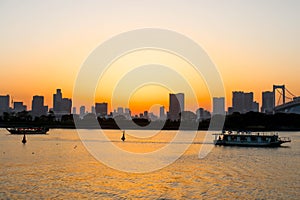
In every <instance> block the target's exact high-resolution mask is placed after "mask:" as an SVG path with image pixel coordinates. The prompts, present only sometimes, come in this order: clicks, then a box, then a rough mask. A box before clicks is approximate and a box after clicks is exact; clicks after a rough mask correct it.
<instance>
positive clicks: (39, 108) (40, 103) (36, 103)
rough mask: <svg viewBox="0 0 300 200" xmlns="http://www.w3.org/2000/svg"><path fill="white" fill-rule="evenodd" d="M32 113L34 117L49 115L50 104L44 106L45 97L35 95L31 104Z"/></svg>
mask: <svg viewBox="0 0 300 200" xmlns="http://www.w3.org/2000/svg"><path fill="white" fill-rule="evenodd" d="M31 108H32V109H31V115H32V116H33V117H39V116H42V115H47V111H48V106H44V97H43V96H38V95H35V96H33V98H32V104H31Z"/></svg>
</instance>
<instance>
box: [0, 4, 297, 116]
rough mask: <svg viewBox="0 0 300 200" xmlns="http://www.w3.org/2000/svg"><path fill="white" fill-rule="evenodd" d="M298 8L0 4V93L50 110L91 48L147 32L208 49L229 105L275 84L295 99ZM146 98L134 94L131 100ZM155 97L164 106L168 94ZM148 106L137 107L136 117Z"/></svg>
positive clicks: (203, 102) (204, 101)
mask: <svg viewBox="0 0 300 200" xmlns="http://www.w3.org/2000/svg"><path fill="white" fill-rule="evenodd" d="M299 10H300V1H298V0H294V1H289V0H286V1H282V0H280V1H279V0H268V1H267V0H262V1H261V0H260V1H258V0H255V1H242V0H226V1H225V0H224V1H221V0H219V1H211V0H207V1H201V0H194V1H193V0H190V1H174V0H172V1H171V0H170V1H153V0H151V1H143V0H138V1H133V0H130V1H115V0H112V1H76V0H72V1H67V0H66V1H30V0H28V1H13V0H7V1H5V0H0V27H1V28H0V30H1V31H0V44H1V45H0V70H1V73H0V80H1V84H0V94H2V95H3V94H10V95H11V96H13V98H14V100H15V101H24V102H25V104H26V105H28V106H29V108H30V107H31V99H32V96H33V95H43V96H45V101H46V104H48V105H49V107H52V94H53V93H54V92H55V89H56V88H61V89H62V92H63V95H64V96H65V97H69V98H70V97H72V90H73V85H74V81H75V79H76V76H77V73H78V71H79V69H80V66H81V64H82V63H83V62H84V60H85V59H86V58H87V57H88V55H89V53H90V52H91V51H92V50H93V49H95V48H96V47H97V45H99V44H101V43H102V42H103V41H105V40H107V39H109V38H111V37H112V36H114V35H117V34H120V33H122V32H125V31H130V30H133V29H138V28H149V27H150V28H164V29H170V30H173V31H176V32H178V33H181V34H183V35H186V36H188V37H189V38H191V39H192V40H194V41H196V42H197V43H198V44H199V45H200V46H202V47H203V48H204V49H205V50H206V52H207V53H208V55H209V56H210V58H211V59H212V60H213V62H214V63H215V64H216V66H217V67H218V68H219V71H220V74H221V76H222V78H223V81H224V85H225V89H226V98H227V106H230V105H231V92H232V91H234V90H243V91H246V92H247V91H253V92H254V96H255V100H256V101H258V102H261V92H262V91H265V90H271V89H272V85H273V84H285V85H286V86H287V88H288V89H289V90H290V91H292V92H293V93H295V94H296V95H300V86H299V74H300V38H299V35H300V12H299ZM170 62H172V61H170ZM144 89H145V91H147V92H149V91H151V90H152V91H153V90H155V89H153V88H151V87H150V88H149V87H148V88H144ZM175 92H177V91H175ZM145 93H146V92H143V91H142V90H140V91H137V92H136V93H135V95H134V96H133V97H132V102H139V101H143V98H140V97H143V96H145ZM199 93H201V94H202V96H201V95H200V96H201V97H199V98H200V100H199V101H200V102H199V105H200V106H202V107H205V108H207V109H210V108H211V105H210V100H209V96H206V94H207V91H206V89H205V86H203V91H200V92H199ZM161 95H162V94H161ZM103 96H105V95H103ZM157 96H158V99H160V100H161V102H160V103H162V104H165V106H167V104H168V102H167V98H168V94H166V95H165V96H160V95H157ZM96 99H97V100H99V101H102V100H106V99H105V97H103V98H102V97H99V96H97V98H96ZM153 101H155V99H154V100H153ZM153 101H152V102H148V103H144V104H143V103H141V102H140V103H139V106H140V107H139V108H138V111H142V110H143V109H145V108H146V107H147V106H148V107H149V106H150V104H151V103H153ZM131 104H132V103H131ZM137 104H138V103H137ZM146 104H147V105H146ZM141 105H145V106H141ZM77 106H78V105H77ZM187 107H188V108H189V109H194V108H193V106H191V105H189V106H187ZM132 109H133V108H132ZM133 110H134V109H133Z"/></svg>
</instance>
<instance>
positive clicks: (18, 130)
mask: <svg viewBox="0 0 300 200" xmlns="http://www.w3.org/2000/svg"><path fill="white" fill-rule="evenodd" d="M7 131H9V132H10V133H11V134H14V135H24V134H26V135H30V134H46V133H47V132H48V131H49V129H48V128H7Z"/></svg>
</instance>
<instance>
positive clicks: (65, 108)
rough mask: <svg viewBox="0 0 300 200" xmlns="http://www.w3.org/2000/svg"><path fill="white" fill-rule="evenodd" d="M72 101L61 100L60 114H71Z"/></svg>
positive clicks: (67, 99)
mask: <svg viewBox="0 0 300 200" xmlns="http://www.w3.org/2000/svg"><path fill="white" fill-rule="evenodd" d="M71 109H72V100H71V99H69V98H63V99H62V102H61V112H62V113H63V114H71Z"/></svg>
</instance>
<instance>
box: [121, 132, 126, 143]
mask: <svg viewBox="0 0 300 200" xmlns="http://www.w3.org/2000/svg"><path fill="white" fill-rule="evenodd" d="M125 139H126V138H125V131H123V135H122V137H121V140H122V141H123V142H124V141H125Z"/></svg>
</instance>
